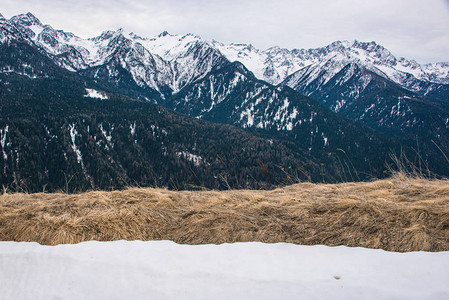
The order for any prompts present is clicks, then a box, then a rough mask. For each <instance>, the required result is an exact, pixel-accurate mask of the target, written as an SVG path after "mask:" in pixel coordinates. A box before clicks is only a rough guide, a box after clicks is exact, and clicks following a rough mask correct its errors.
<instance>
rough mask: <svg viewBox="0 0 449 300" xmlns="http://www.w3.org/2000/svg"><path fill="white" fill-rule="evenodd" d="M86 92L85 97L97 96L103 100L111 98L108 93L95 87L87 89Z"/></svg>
mask: <svg viewBox="0 0 449 300" xmlns="http://www.w3.org/2000/svg"><path fill="white" fill-rule="evenodd" d="M86 93H87V95H84V97H89V98H97V99H101V100H107V99H109V97H108V96H107V95H106V93H105V92H101V91H97V90H94V89H86Z"/></svg>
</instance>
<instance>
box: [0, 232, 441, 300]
mask: <svg viewBox="0 0 449 300" xmlns="http://www.w3.org/2000/svg"><path fill="white" fill-rule="evenodd" d="M448 269H449V252H439V253H429V252H410V253H394V252H386V251H383V250H373V249H365V248H348V247H344V246H339V247H327V246H320V245H318V246H299V245H293V244H284V243H279V244H262V243H235V244H222V245H197V246H189V245H179V244H175V243H173V242H170V241H150V242H141V241H115V242H96V241H92V242H84V243H80V244H76V245H58V246H41V245H39V244H37V243H23V242H22V243H16V242H0V283H1V287H2V288H1V292H0V299H2V300H3V299H5V300H6V299H15V300H22V299H35V300H39V299H66V300H71V299H77V300H78V299H109V300H113V299H258V300H263V299H408V300H411V299H449V284H448V282H449V273H448V272H447V270H448Z"/></svg>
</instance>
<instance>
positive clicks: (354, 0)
mask: <svg viewBox="0 0 449 300" xmlns="http://www.w3.org/2000/svg"><path fill="white" fill-rule="evenodd" d="M1 2H2V4H1V7H0V13H1V14H3V15H4V16H5V17H6V18H10V17H12V16H14V15H17V14H20V13H26V12H32V13H33V14H34V15H35V16H36V17H38V18H39V19H40V20H41V21H42V22H43V23H45V24H50V25H52V26H53V27H54V28H56V29H63V30H65V31H70V32H73V33H74V34H76V35H78V36H81V37H84V38H87V37H93V36H97V35H99V34H100V33H101V32H102V31H104V30H106V29H117V28H119V27H123V28H124V29H125V30H126V31H133V32H135V33H136V34H138V35H141V36H144V37H151V36H154V35H157V34H159V33H160V32H162V31H164V30H167V31H168V32H169V33H172V34H175V33H177V34H185V33H193V34H195V35H199V36H201V37H203V38H205V39H208V40H211V39H215V40H217V41H220V42H223V43H248V44H249V43H251V44H253V45H254V46H255V47H257V48H260V49H266V48H268V47H271V46H275V45H278V46H281V47H285V48H289V49H293V48H314V47H321V46H324V45H327V44H329V43H331V42H333V41H336V40H354V39H357V40H360V41H372V40H374V41H376V42H378V43H379V44H382V45H383V46H385V47H386V48H388V49H389V50H390V51H391V52H392V53H393V54H394V55H396V56H398V57H399V56H402V57H406V58H409V59H416V60H417V61H418V62H420V63H427V62H437V61H448V62H449V0H332V1H330V0H278V1H273V0H259V1H251V0H221V1H218V0H151V1H146V0H96V1H92V0H76V1H71V0H33V1H30V0H1Z"/></svg>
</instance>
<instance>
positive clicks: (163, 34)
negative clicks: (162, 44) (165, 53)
mask: <svg viewBox="0 0 449 300" xmlns="http://www.w3.org/2000/svg"><path fill="white" fill-rule="evenodd" d="M167 35H170V34H169V33H168V31H164V32H162V33H160V34H159V35H158V37H164V36H167Z"/></svg>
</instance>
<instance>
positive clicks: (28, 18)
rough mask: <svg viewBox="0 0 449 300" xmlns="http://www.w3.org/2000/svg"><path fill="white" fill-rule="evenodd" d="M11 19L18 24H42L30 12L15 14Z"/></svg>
mask: <svg viewBox="0 0 449 300" xmlns="http://www.w3.org/2000/svg"><path fill="white" fill-rule="evenodd" d="M10 20H11V22H13V23H14V24H18V25H21V26H32V25H40V26H42V23H41V21H40V20H39V19H38V18H36V17H35V16H34V15H33V14H32V13H30V12H28V13H26V14H20V15H17V16H14V17H12V18H11V19H10Z"/></svg>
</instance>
